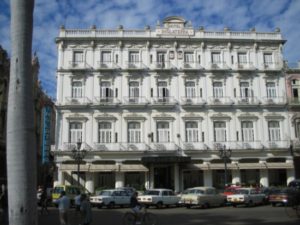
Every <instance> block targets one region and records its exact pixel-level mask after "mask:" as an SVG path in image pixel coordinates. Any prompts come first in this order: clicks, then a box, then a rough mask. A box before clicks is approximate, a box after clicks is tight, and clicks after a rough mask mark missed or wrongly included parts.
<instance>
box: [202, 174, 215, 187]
mask: <svg viewBox="0 0 300 225" xmlns="http://www.w3.org/2000/svg"><path fill="white" fill-rule="evenodd" d="M203 172H204V173H203V175H204V186H206V187H212V186H213V182H212V170H204V171H203Z"/></svg>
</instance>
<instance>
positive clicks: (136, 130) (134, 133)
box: [128, 122, 141, 143]
mask: <svg viewBox="0 0 300 225" xmlns="http://www.w3.org/2000/svg"><path fill="white" fill-rule="evenodd" d="M128 142H129V143H140V142H141V124H140V123H138V122H130V123H128Z"/></svg>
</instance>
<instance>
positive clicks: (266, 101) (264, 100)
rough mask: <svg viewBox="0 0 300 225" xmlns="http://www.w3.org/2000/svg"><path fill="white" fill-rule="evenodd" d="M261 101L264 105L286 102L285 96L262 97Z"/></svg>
mask: <svg viewBox="0 0 300 225" xmlns="http://www.w3.org/2000/svg"><path fill="white" fill-rule="evenodd" d="M262 103H263V104H264V105H276V104H286V103H287V100H286V98H285V97H263V98H262Z"/></svg>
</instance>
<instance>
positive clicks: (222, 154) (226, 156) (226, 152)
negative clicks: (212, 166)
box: [219, 145, 231, 188]
mask: <svg viewBox="0 0 300 225" xmlns="http://www.w3.org/2000/svg"><path fill="white" fill-rule="evenodd" d="M219 156H220V158H222V159H223V161H224V168H225V171H224V188H226V184H227V160H228V159H229V158H230V156H231V150H230V149H228V150H227V149H226V146H225V145H224V146H223V147H222V148H221V149H220V150H219Z"/></svg>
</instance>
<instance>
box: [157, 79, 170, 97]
mask: <svg viewBox="0 0 300 225" xmlns="http://www.w3.org/2000/svg"><path fill="white" fill-rule="evenodd" d="M157 85H158V97H159V98H166V97H169V90H168V87H167V82H165V81H160V82H158V84H157Z"/></svg>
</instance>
